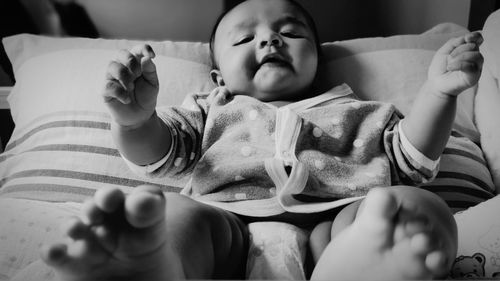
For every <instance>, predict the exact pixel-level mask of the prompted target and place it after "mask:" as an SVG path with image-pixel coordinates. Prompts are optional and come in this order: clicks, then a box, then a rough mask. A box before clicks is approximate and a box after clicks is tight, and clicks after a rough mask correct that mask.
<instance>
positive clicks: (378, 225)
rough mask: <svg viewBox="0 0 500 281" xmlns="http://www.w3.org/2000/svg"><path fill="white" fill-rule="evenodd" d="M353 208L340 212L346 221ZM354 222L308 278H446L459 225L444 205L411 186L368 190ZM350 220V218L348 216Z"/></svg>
mask: <svg viewBox="0 0 500 281" xmlns="http://www.w3.org/2000/svg"><path fill="white" fill-rule="evenodd" d="M349 213H351V217H352V216H353V215H354V212H352V210H350V209H346V212H343V213H340V214H339V215H338V217H339V219H343V220H344V222H345V221H347V222H348V221H349V218H347V219H346V218H342V216H348V215H349ZM354 216H355V218H354V219H353V222H352V224H350V225H348V226H347V227H346V228H345V229H343V230H340V231H338V226H336V222H334V223H333V226H332V232H336V231H338V234H337V235H335V236H334V237H333V240H332V241H331V242H330V243H329V244H328V246H327V247H326V248H325V250H324V251H323V253H322V255H321V257H320V259H319V261H318V262H317V264H316V268H315V269H314V272H313V275H312V278H311V279H317V280H326V279H329V280H335V279H339V280H365V279H369V280H405V279H429V278H438V277H444V276H446V274H447V273H448V271H449V269H450V266H451V264H452V262H453V259H454V257H455V255H456V251H457V229H456V224H455V221H454V219H453V216H452V214H451V212H450V211H449V210H448V208H447V206H446V204H445V203H444V202H443V201H442V200H441V199H440V198H438V197H437V196H435V195H434V194H432V193H430V192H427V191H424V190H421V189H417V188H414V187H405V186H400V187H388V188H377V189H373V190H372V191H370V192H369V193H368V195H367V197H366V198H365V200H364V201H363V202H362V204H361V205H360V207H359V209H358V210H357V212H356V214H355V215H354ZM351 220H352V219H351Z"/></svg>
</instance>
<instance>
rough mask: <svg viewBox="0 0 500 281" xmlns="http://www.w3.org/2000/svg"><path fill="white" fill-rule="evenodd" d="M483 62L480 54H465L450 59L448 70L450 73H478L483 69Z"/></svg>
mask: <svg viewBox="0 0 500 281" xmlns="http://www.w3.org/2000/svg"><path fill="white" fill-rule="evenodd" d="M483 60H484V59H483V56H482V55H481V53H479V52H464V53H461V54H458V55H457V56H455V57H453V58H450V59H449V60H448V64H447V67H446V68H447V70H448V71H457V70H461V71H468V72H470V71H477V70H481V69H482V66H483Z"/></svg>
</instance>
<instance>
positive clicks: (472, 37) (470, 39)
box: [464, 31, 484, 46]
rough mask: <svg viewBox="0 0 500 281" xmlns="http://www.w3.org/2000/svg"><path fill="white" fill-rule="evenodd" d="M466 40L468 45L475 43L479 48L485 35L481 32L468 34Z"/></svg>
mask: <svg viewBox="0 0 500 281" xmlns="http://www.w3.org/2000/svg"><path fill="white" fill-rule="evenodd" d="M464 40H465V42H467V43H475V44H477V45H478V46H479V45H481V44H482V43H483V41H484V39H483V35H482V34H481V32H479V31H475V32H471V33H468V34H466V35H465V36H464Z"/></svg>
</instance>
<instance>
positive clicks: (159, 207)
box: [41, 186, 182, 280]
mask: <svg viewBox="0 0 500 281" xmlns="http://www.w3.org/2000/svg"><path fill="white" fill-rule="evenodd" d="M83 213H84V214H83V218H82V219H77V218H74V219H72V220H69V221H68V222H67V224H66V226H65V233H66V234H67V236H68V238H69V241H68V242H67V243H60V244H54V245H49V246H46V247H44V248H43V249H42V253H41V255H42V259H43V260H44V261H45V262H46V263H47V264H48V265H49V266H51V267H53V268H54V269H55V271H56V272H57V274H58V276H59V278H61V279H62V280H116V279H123V280H152V279H161V280H170V278H176V279H178V278H180V277H182V275H180V274H178V273H177V272H173V268H175V267H176V266H173V267H172V268H169V267H168V266H166V265H168V263H169V262H175V258H172V257H169V256H168V252H169V251H168V249H167V246H166V245H167V244H166V223H165V197H164V196H163V194H162V192H161V191H160V190H159V189H158V188H156V187H153V186H140V187H137V188H135V189H134V190H133V191H132V193H131V194H129V195H127V196H125V195H124V194H123V192H121V191H120V190H118V189H103V190H98V191H97V192H96V194H95V196H94V197H93V199H92V200H91V201H88V202H86V203H85V204H84V208H83ZM176 276H177V277H176Z"/></svg>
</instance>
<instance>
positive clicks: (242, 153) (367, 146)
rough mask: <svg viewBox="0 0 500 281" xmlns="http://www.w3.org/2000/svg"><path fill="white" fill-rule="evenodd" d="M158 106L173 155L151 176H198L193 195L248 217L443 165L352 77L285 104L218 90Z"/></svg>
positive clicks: (302, 206) (356, 193)
mask: <svg viewBox="0 0 500 281" xmlns="http://www.w3.org/2000/svg"><path fill="white" fill-rule="evenodd" d="M157 112H158V116H159V117H160V118H162V119H163V120H164V121H165V123H166V124H167V126H169V130H170V132H172V135H173V142H172V146H173V148H172V153H171V155H170V157H169V159H167V160H166V162H165V163H164V164H163V165H162V166H160V167H158V169H157V170H154V171H150V172H148V171H146V170H148V169H149V167H148V166H146V167H144V170H145V173H144V174H145V175H149V176H150V177H152V178H158V177H159V178H165V177H167V178H168V177H175V176H177V175H183V174H191V175H192V178H191V181H190V182H189V184H188V186H187V187H186V188H185V189H184V194H187V195H189V196H192V197H194V198H195V199H196V200H199V201H202V202H205V203H207V204H212V205H215V206H218V207H220V208H223V209H226V210H229V211H232V212H235V213H238V214H241V215H245V216H256V217H262V216H272V215H278V214H281V213H284V212H292V213H294V212H297V213H313V212H321V211H326V210H328V209H333V208H336V207H339V206H342V205H345V204H348V203H351V202H352V201H353V200H357V199H360V198H362V197H363V196H364V195H366V194H367V192H368V191H369V189H370V188H372V187H377V186H390V185H397V184H407V185H416V184H420V183H422V182H428V181H430V180H431V179H433V178H434V176H435V174H436V172H437V166H436V165H435V164H434V163H431V164H432V167H426V166H425V164H424V163H425V162H424V161H422V162H417V160H418V159H415V158H413V157H411V156H410V155H411V153H409V152H410V151H411V152H413V151H415V150H416V149H415V148H414V147H413V146H411V144H409V143H408V142H407V144H406V146H410V148H411V149H407V148H406V147H405V145H404V143H402V142H401V141H400V138H399V136H400V135H401V132H400V131H399V126H398V125H397V124H399V123H398V122H399V120H400V119H399V117H400V115H399V113H398V112H397V110H396V108H395V107H394V106H393V105H392V104H389V103H382V102H373V101H360V100H359V99H357V97H356V96H355V95H354V93H353V92H352V90H351V89H350V88H349V86H347V85H345V84H343V85H340V86H337V87H334V88H333V89H331V90H329V91H327V92H326V93H323V94H320V95H318V96H315V97H312V98H309V99H304V100H301V101H298V102H294V103H290V104H288V105H285V106H282V107H279V108H278V107H275V106H273V105H272V104H270V103H264V102H261V101H259V100H257V99H255V98H252V97H248V96H242V95H239V96H231V95H228V94H227V92H226V91H224V90H223V89H216V90H214V91H213V92H212V93H210V94H209V95H199V94H197V95H192V96H188V97H187V98H186V102H185V103H184V106H182V107H169V108H159V109H158V110H157ZM422 157H423V155H422ZM427 160H428V159H427ZM428 162H430V160H428ZM285 166H288V167H290V168H291V170H290V173H289V174H287V173H286V172H285ZM138 168H139V167H137V166H136V167H135V169H138Z"/></svg>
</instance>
